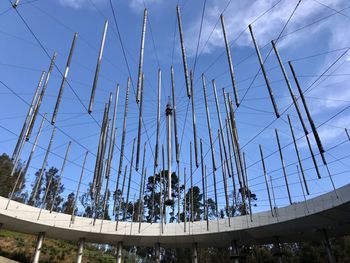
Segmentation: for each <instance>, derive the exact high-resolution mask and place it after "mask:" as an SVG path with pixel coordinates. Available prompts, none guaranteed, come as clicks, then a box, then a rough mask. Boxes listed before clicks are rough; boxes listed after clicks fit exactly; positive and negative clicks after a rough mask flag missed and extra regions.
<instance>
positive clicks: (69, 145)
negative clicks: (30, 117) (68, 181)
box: [44, 141, 72, 213]
mask: <svg viewBox="0 0 350 263" xmlns="http://www.w3.org/2000/svg"><path fill="white" fill-rule="evenodd" d="M71 145H72V142H71V141H70V142H69V143H68V146H67V150H66V154H65V156H64V160H63V163H62V167H61V172H60V175H59V177H58V181H57V187H56V190H55V193H54V198H53V202H52V204H51V207H50V213H52V210H53V206H54V204H55V200H56V198H57V195H58V188H59V187H60V184H61V179H62V175H63V172H64V168H65V167H66V163H67V159H68V154H69V151H70V147H71ZM47 188H49V187H47ZM46 194H47V192H46ZM44 200H46V198H45V199H44Z"/></svg>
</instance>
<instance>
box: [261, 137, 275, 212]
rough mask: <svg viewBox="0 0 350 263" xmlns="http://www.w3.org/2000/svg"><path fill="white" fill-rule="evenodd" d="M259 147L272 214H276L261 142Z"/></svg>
mask: <svg viewBox="0 0 350 263" xmlns="http://www.w3.org/2000/svg"><path fill="white" fill-rule="evenodd" d="M259 149H260V156H261V163H262V166H263V170H264V178H265V184H266V191H267V195H268V198H269V203H270V209H271V215H272V216H275V215H274V213H273V208H272V202H271V195H270V188H269V183H268V179H267V173H266V167H265V161H264V154H263V150H262V147H261V144H259Z"/></svg>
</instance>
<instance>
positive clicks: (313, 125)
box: [288, 61, 327, 164]
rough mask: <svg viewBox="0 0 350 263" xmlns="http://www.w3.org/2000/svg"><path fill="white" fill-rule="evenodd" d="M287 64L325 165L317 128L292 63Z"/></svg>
mask: <svg viewBox="0 0 350 263" xmlns="http://www.w3.org/2000/svg"><path fill="white" fill-rule="evenodd" d="M288 64H289V67H290V70H291V71H292V74H293V78H294V81H295V84H296V85H297V88H298V91H299V95H300V98H301V101H302V103H303V105H304V109H305V112H306V115H307V118H308V120H309V123H310V126H311V129H312V132H313V134H314V136H315V140H316V144H317V147H318V150H319V152H320V154H321V157H322V161H323V163H324V164H326V163H327V162H326V159H325V157H324V152H325V150H324V148H323V145H322V142H321V139H320V136H319V134H318V131H317V128H316V126H315V123H314V121H313V119H312V116H311V113H310V111H309V108H308V106H307V103H306V100H305V97H304V93H303V91H302V89H301V86H300V83H299V80H298V77H297V75H296V73H295V70H294V67H293V65H292V62H291V61H288Z"/></svg>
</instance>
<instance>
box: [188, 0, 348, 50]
mask: <svg viewBox="0 0 350 263" xmlns="http://www.w3.org/2000/svg"><path fill="white" fill-rule="evenodd" d="M276 2H277V1H276V0H259V1H235V2H234V4H233V3H232V4H231V5H230V6H229V7H228V8H227V9H226V11H225V14H224V16H225V25H226V31H227V34H228V38H229V40H230V41H233V40H234V39H235V38H237V37H238V36H239V34H240V33H241V31H242V30H244V29H245V28H247V26H248V25H249V24H250V23H252V22H253V21H254V20H255V19H256V18H258V17H259V16H260V15H261V14H262V13H263V12H265V11H266V10H268V9H269V8H271V7H272V6H273V5H274V4H275V3H276ZM297 2H298V0H293V1H291V0H284V1H282V2H281V3H279V4H278V5H277V6H276V7H275V8H273V9H272V10H271V11H270V12H269V13H267V14H265V15H264V16H262V17H261V18H260V19H259V20H258V21H257V22H256V23H254V24H253V30H254V33H255V36H256V38H257V40H258V42H259V44H260V45H262V44H266V43H268V42H270V41H271V40H272V39H275V38H276V37H277V36H278V34H279V32H280V31H281V29H282V27H283V25H285V23H286V22H287V20H288V18H289V17H290V15H291V13H292V11H293V9H294V8H295V6H296V4H297ZM343 2H344V0H323V1H322V3H324V4H327V5H329V6H330V7H332V8H334V9H337V8H338V6H339V5H340V4H341V3H343ZM225 5H226V1H221V0H215V1H212V2H211V3H210V4H209V6H208V7H207V10H206V16H205V19H204V21H203V29H202V38H201V39H202V43H201V47H202V46H203V44H204V42H205V41H206V40H207V39H208V37H209V35H210V33H211V32H212V30H213V28H214V26H215V24H216V22H217V20H218V18H219V16H220V12H222V10H223V9H224V7H225ZM330 12H332V11H330V10H327V9H326V8H325V7H324V6H322V5H320V4H318V3H316V2H314V1H302V2H301V4H300V6H299V8H298V9H297V11H296V13H295V14H294V16H293V18H292V21H291V22H290V23H289V25H288V26H287V28H286V30H285V32H284V33H287V32H290V31H293V30H294V29H296V28H299V27H300V26H302V25H305V24H307V23H308V22H310V21H314V20H315V19H317V18H320V14H322V13H327V14H329V13H330ZM199 25H200V17H198V19H197V21H196V22H195V23H193V24H192V26H191V27H190V28H189V30H188V31H187V32H186V34H187V35H188V36H190V35H198V30H199ZM326 25H327V26H328V27H333V26H332V25H329V24H327V23H326ZM320 28H322V26H315V27H313V28H312V29H313V30H318V29H320ZM309 32H310V31H309ZM302 35H303V34H300V35H299V34H297V35H295V36H294V38H286V39H284V40H283V41H281V43H280V45H281V44H283V46H285V45H288V44H291V43H293V41H294V40H293V39H297V37H298V41H300V36H302ZM304 38H308V36H306V35H305V34H304ZM251 44H252V41H251V37H250V34H249V32H248V30H246V31H245V33H244V34H243V35H242V36H241V37H240V38H239V39H238V41H237V42H236V45H238V46H250V45H251ZM187 46H188V47H187V48H188V53H189V55H190V56H191V55H194V53H195V49H196V42H195V41H193V43H187ZM223 46H224V41H223V34H222V29H221V23H220V22H219V23H218V24H217V26H216V28H215V30H214V31H213V33H212V36H211V38H210V40H209V41H208V43H207V46H206V47H205V52H207V53H211V52H212V51H213V50H215V49H216V48H222V47H223Z"/></svg>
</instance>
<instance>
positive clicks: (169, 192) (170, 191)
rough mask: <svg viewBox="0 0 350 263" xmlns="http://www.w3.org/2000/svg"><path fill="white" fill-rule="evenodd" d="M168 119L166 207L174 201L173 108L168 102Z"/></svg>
mask: <svg viewBox="0 0 350 263" xmlns="http://www.w3.org/2000/svg"><path fill="white" fill-rule="evenodd" d="M165 113H166V117H167V152H168V154H167V156H168V199H167V200H166V202H165V204H166V205H172V203H173V200H172V196H171V193H172V189H171V173H172V169H171V161H172V158H171V150H172V149H171V141H172V140H171V138H172V137H171V115H172V108H171V105H170V102H168V104H167V106H166V111H165Z"/></svg>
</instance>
